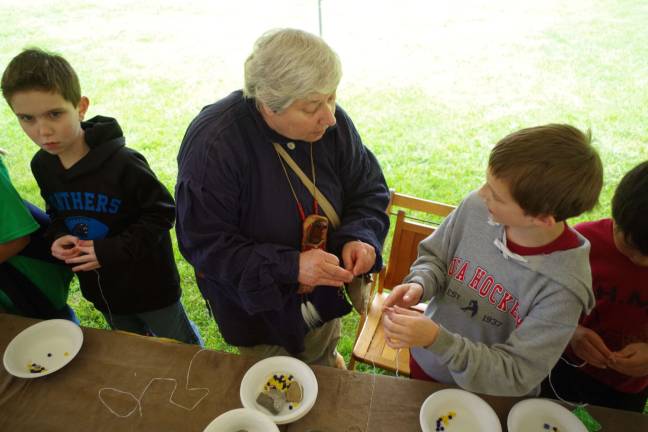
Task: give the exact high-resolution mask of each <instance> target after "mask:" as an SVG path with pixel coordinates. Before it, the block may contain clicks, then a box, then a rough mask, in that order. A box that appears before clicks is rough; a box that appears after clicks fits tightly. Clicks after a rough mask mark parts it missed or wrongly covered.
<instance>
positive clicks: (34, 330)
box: [3, 319, 83, 378]
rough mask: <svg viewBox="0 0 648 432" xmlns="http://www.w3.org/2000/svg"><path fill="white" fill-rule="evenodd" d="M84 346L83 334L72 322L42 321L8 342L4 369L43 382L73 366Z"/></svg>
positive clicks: (60, 320) (15, 374)
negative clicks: (51, 375)
mask: <svg viewBox="0 0 648 432" xmlns="http://www.w3.org/2000/svg"><path fill="white" fill-rule="evenodd" d="M82 344H83V332H82V331H81V328H80V327H79V326H78V325H76V324H75V323H73V322H72V321H68V320H62V319H52V320H47V321H41V322H39V323H36V324H34V325H32V326H30V327H27V328H26V329H24V330H23V331H21V332H20V333H18V334H17V335H16V336H15V337H14V338H13V339H12V340H11V342H9V345H7V348H6V349H5V352H4V356H3V363H4V367H5V369H6V370H7V372H9V373H10V374H11V375H13V376H16V377H19V378H40V377H43V376H45V375H49V374H51V373H53V372H56V371H57V370H59V369H61V368H62V367H64V366H65V365H67V364H68V363H69V362H71V361H72V359H73V358H74V357H75V356H76V355H77V354H78V352H79V350H80V349H81V345H82Z"/></svg>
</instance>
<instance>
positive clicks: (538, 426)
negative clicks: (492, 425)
mask: <svg viewBox="0 0 648 432" xmlns="http://www.w3.org/2000/svg"><path fill="white" fill-rule="evenodd" d="M545 424H547V425H549V429H545V427H544V425H545ZM506 426H507V427H508V430H509V432H525V431H536V430H537V431H543V432H545V431H547V432H551V431H553V428H554V427H555V428H557V429H558V431H560V432H565V431H568V432H587V428H585V425H584V424H583V422H581V421H580V420H579V419H578V417H576V416H575V415H574V414H572V413H571V412H569V410H568V409H566V408H565V407H563V406H562V405H558V404H557V403H555V402H551V401H550V400H547V399H525V400H523V401H521V402H518V403H516V404H515V405H513V408H511V411H510V412H509V415H508V418H507V419H506Z"/></svg>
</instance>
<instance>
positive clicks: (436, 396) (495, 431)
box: [419, 389, 502, 432]
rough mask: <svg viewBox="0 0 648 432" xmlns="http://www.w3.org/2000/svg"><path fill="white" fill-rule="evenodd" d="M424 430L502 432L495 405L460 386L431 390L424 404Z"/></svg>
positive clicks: (433, 431) (439, 431) (435, 431)
mask: <svg viewBox="0 0 648 432" xmlns="http://www.w3.org/2000/svg"><path fill="white" fill-rule="evenodd" d="M419 421H420V422H421V429H423V432H475V431H480V432H502V425H501V424H500V421H499V418H498V417H497V414H495V411H493V408H491V406H490V405H488V404H487V403H486V401H484V400H483V399H482V398H480V397H479V396H477V395H475V394H473V393H470V392H467V391H465V390H460V389H443V390H439V391H437V392H434V393H432V394H431V395H430V396H428V398H427V399H425V401H424V402H423V405H421V411H420V414H419Z"/></svg>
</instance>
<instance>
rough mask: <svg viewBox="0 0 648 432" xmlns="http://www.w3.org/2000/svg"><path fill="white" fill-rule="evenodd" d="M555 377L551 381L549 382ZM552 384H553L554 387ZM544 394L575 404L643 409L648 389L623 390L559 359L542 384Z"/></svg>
mask: <svg viewBox="0 0 648 432" xmlns="http://www.w3.org/2000/svg"><path fill="white" fill-rule="evenodd" d="M549 379H551V383H550V382H549ZM551 384H553V388H554V389H555V391H554V390H552V388H551ZM540 396H542V397H548V398H552V399H558V396H560V398H562V399H564V400H566V401H568V402H572V403H584V402H585V403H589V404H593V405H600V406H605V407H609V408H615V409H621V410H626V411H636V412H640V413H641V412H643V410H644V407H645V406H646V399H647V398H648V388H646V389H644V390H643V391H641V392H639V393H623V392H620V391H618V390H615V389H613V388H612V387H610V386H608V385H606V384H603V383H601V382H600V381H597V380H595V379H594V378H592V377H590V376H589V375H587V374H585V373H583V372H582V371H581V370H580V369H579V368H575V367H573V366H569V365H568V364H567V363H565V362H564V361H562V360H558V363H557V364H556V366H554V368H553V370H552V371H551V374H550V375H549V377H547V379H545V380H544V382H543V383H542V392H541V393H540Z"/></svg>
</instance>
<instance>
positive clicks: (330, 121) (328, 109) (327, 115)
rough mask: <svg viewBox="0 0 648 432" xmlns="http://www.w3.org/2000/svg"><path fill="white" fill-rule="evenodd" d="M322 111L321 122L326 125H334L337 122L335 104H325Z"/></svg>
mask: <svg viewBox="0 0 648 432" xmlns="http://www.w3.org/2000/svg"><path fill="white" fill-rule="evenodd" d="M322 112H323V113H322V117H320V123H322V124H325V125H326V126H333V125H334V124H335V104H324V108H323V109H322Z"/></svg>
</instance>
